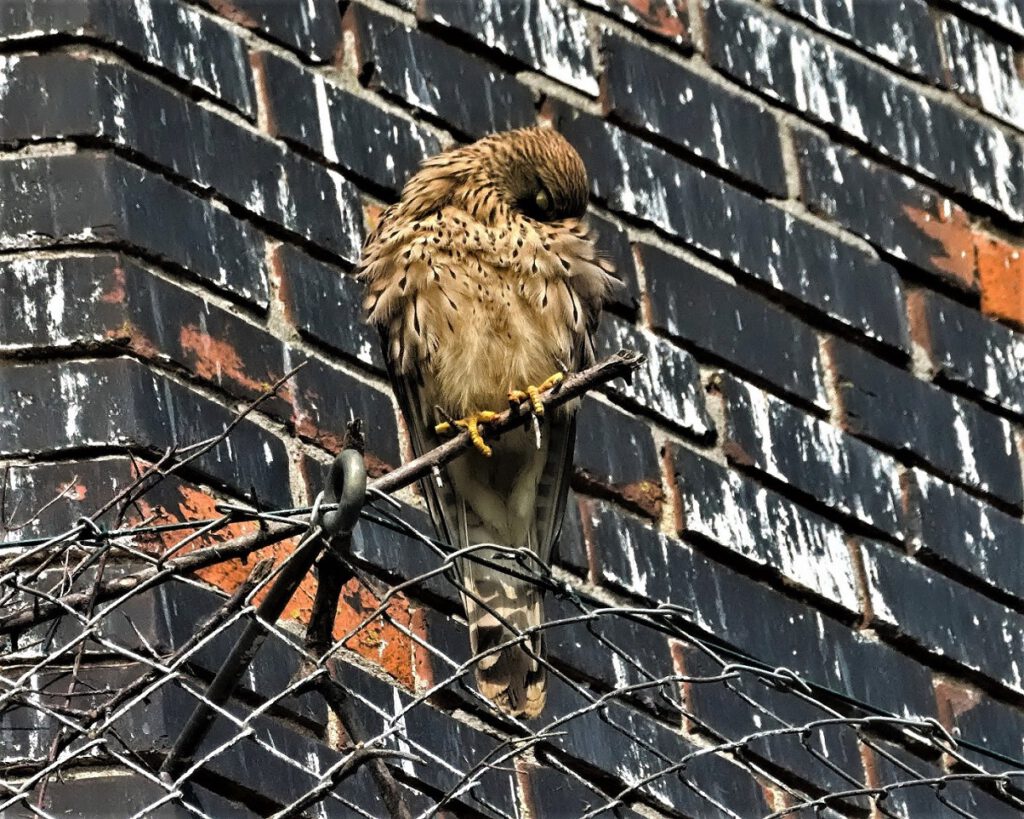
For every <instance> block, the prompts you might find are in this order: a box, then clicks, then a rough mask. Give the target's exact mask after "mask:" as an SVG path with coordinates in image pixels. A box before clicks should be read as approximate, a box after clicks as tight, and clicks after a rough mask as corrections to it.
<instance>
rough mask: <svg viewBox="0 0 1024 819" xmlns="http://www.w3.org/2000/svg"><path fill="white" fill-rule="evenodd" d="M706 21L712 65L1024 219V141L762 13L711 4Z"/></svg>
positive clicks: (727, 2) (737, 4)
mask: <svg viewBox="0 0 1024 819" xmlns="http://www.w3.org/2000/svg"><path fill="white" fill-rule="evenodd" d="M705 20H706V24H707V29H708V31H707V34H708V40H709V42H710V44H711V48H710V58H711V60H712V62H713V63H714V64H715V65H716V66H718V67H719V68H721V69H722V70H724V71H726V72H728V73H729V75H730V76H733V77H735V78H736V79H737V80H739V81H740V82H742V83H744V84H745V85H748V86H750V87H752V88H755V89H757V90H758V91H760V92H762V93H764V94H766V95H767V96H769V97H770V98H772V99H776V100H779V101H780V102H782V103H784V104H786V105H788V106H791V107H793V108H795V109H797V110H799V111H800V112H801V113H802V114H803V115H804V116H807V117H809V118H810V119H813V120H816V121H818V122H822V123H824V124H826V125H829V126H832V127H834V128H837V129H838V130H840V131H842V132H844V133H846V134H848V135H850V136H852V137H854V138H855V139H857V140H858V141H860V142H863V143H866V144H868V145H870V146H872V147H873V148H874V149H876V150H878V151H881V152H882V153H884V154H885V155H886V156H890V157H892V158H893V159H894V160H895V161H897V162H899V163H900V164H902V165H904V166H906V167H908V168H912V169H914V170H916V171H919V172H920V173H923V174H925V175H927V176H929V177H931V178H933V179H935V180H937V181H939V182H941V183H942V184H944V185H948V186H950V187H953V188H955V189H956V190H958V191H960V192H962V193H964V194H966V195H968V196H970V197H972V198H973V199H975V200H977V201H979V202H982V203H984V204H986V205H989V206H991V207H993V208H996V209H998V210H1000V211H1002V212H1003V213H1005V214H1006V215H1007V216H1009V217H1011V218H1012V219H1015V220H1017V221H1021V220H1024V208H1022V206H1021V192H1022V191H1024V164H1022V157H1024V142H1022V141H1021V139H1020V137H1019V136H1016V135H1014V134H1013V133H1011V132H1007V131H1005V130H1003V129H1001V128H998V127H995V126H992V125H989V124H988V123H985V122H983V121H981V120H980V119H974V118H972V117H965V116H963V115H961V114H960V113H959V111H957V110H956V108H955V107H954V106H952V105H949V104H947V103H942V102H938V101H935V100H932V99H928V98H926V97H924V96H923V95H921V94H919V93H918V92H917V91H916V90H915V89H914V88H913V87H911V86H909V85H907V84H906V83H904V82H903V81H901V80H898V79H896V78H895V77H893V76H891V75H890V74H888V73H887V72H885V71H883V70H881V69H878V68H875V67H873V66H870V65H868V64H866V63H864V62H861V61H859V60H855V59H853V58H852V57H851V56H849V55H848V54H846V53H845V52H843V51H841V50H839V49H836V48H835V47H833V46H831V45H830V44H829V43H828V42H827V41H824V40H818V39H815V38H813V37H811V36H809V34H808V33H807V32H805V31H804V30H802V29H800V28H798V27H796V26H794V25H792V24H791V23H788V22H786V21H785V20H784V19H782V18H781V17H777V16H775V15H772V14H769V13H768V12H767V11H764V10H762V9H761V7H759V6H757V5H753V4H750V3H746V2H741V0H713V1H712V2H711V3H709V8H708V13H707V14H706V15H705ZM758 55H761V56H758ZM976 149H977V150H976Z"/></svg>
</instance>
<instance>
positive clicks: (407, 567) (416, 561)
mask: <svg viewBox="0 0 1024 819" xmlns="http://www.w3.org/2000/svg"><path fill="white" fill-rule="evenodd" d="M397 514H398V515H399V517H400V518H401V519H402V520H404V521H406V522H407V523H409V524H410V525H412V526H413V527H414V528H416V529H418V530H419V531H420V532H422V533H423V534H426V535H428V536H429V535H431V534H432V533H433V528H434V527H433V524H431V522H430V519H429V518H428V517H427V515H426V514H425V513H423V512H421V511H419V510H418V509H414V508H413V507H411V506H405V505H403V507H402V509H401V511H399V512H398V513H397ZM352 554H353V556H354V557H355V558H356V559H357V560H359V561H361V562H362V563H364V564H365V565H366V567H367V568H369V569H371V570H372V571H373V572H375V573H377V574H381V575H383V576H384V577H385V578H387V579H388V580H391V581H404V580H411V579H412V578H418V577H420V576H421V575H428V574H429V575H430V576H429V577H427V578H426V579H424V580H422V581H420V582H417V583H413V584H412V585H411V587H410V588H409V589H408V591H409V593H410V594H413V595H417V596H425V597H428V598H434V599H439V600H442V601H444V603H446V604H447V605H448V606H451V607H454V606H459V605H461V602H460V599H459V592H458V589H457V588H456V587H455V586H454V585H452V583H451V581H449V580H448V577H447V576H446V575H445V574H443V573H438V571H437V570H438V569H439V568H441V566H442V564H443V563H444V558H443V557H442V556H441V555H440V554H438V552H437V551H435V549H434V548H433V547H432V546H430V545H429V544H427V543H424V542H423V541H422V540H420V539H419V538H416V537H413V536H410V535H408V534H405V533H404V532H394V531H391V530H390V529H387V528H385V527H383V526H380V525H377V524H370V523H369V522H366V523H363V524H362V525H360V526H358V527H356V530H355V533H354V535H353V537H352Z"/></svg>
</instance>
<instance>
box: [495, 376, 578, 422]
mask: <svg viewBox="0 0 1024 819" xmlns="http://www.w3.org/2000/svg"><path fill="white" fill-rule="evenodd" d="M564 380H565V373H555V374H554V375H551V376H548V377H547V378H545V379H544V381H542V382H541V384H540V386H539V387H535V386H533V385H532V384H531V385H530V386H528V387H527V388H526V389H525V390H509V393H508V403H509V406H510V407H514V408H515V411H516V412H518V411H519V404H520V403H521V402H523V401H529V402H530V407H531V408H532V409H533V414H534V415H535V416H538V415H543V414H544V404H543V402H541V400H540V397H541V395H542V394H543V393H546V392H552V391H554V390H556V389H557V388H558V387H559V385H561V383H562V382H563V381H564Z"/></svg>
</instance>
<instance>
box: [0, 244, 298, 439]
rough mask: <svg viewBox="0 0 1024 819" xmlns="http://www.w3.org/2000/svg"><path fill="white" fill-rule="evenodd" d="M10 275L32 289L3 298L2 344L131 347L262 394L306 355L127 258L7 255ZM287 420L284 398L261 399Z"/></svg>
mask: <svg viewBox="0 0 1024 819" xmlns="http://www.w3.org/2000/svg"><path fill="white" fill-rule="evenodd" d="M4 282H7V283H9V284H10V285H11V286H13V287H17V289H18V290H19V291H20V292H22V293H23V294H24V298H22V299H21V300H19V301H9V302H6V303H5V304H3V305H0V337H3V338H4V339H5V341H4V343H3V344H0V347H8V348H12V349H19V348H31V347H32V346H37V347H45V346H57V345H59V346H64V345H72V346H74V345H80V344H90V345H91V344H96V343H100V344H116V345H122V344H123V345H125V346H127V347H128V348H130V349H131V350H133V351H135V352H136V353H138V354H140V355H143V356H147V357H151V358H157V359H160V360H165V361H166V360H170V361H173V362H175V363H177V364H180V365H181V366H183V367H187V368H188V369H189V370H190V372H192V373H194V374H195V375H196V376H197V377H199V378H202V379H204V380H207V381H210V382H212V383H214V384H216V385H217V386H218V387H220V388H221V389H224V390H225V391H227V392H229V393H231V394H232V395H236V396H240V397H243V398H248V399H254V398H256V397H258V396H260V395H262V394H263V393H264V392H266V391H267V390H268V389H270V387H271V386H272V385H273V384H274V383H275V382H276V381H278V380H279V379H280V378H282V377H283V376H284V374H285V373H286V372H288V370H289V369H290V368H291V366H293V365H294V364H297V363H299V361H300V360H301V356H296V357H295V359H294V361H293V360H292V357H291V354H290V351H289V349H288V348H287V347H286V346H285V345H284V344H283V343H282V342H281V341H279V340H278V339H276V338H274V337H273V336H271V335H270V334H269V333H267V332H266V331H265V330H263V329H262V328H259V327H256V326H254V325H252V324H249V323H248V322H246V321H243V320H242V319H240V318H238V317H237V316H236V315H234V314H232V313H229V312H227V311H226V310H222V309H221V308H219V307H215V306H214V305H212V304H210V302H208V301H205V300H204V299H202V298H201V297H200V296H197V295H195V294H194V293H190V292H188V291H187V290H184V289H182V288H180V287H177V286H176V285H173V284H171V283H170V282H168V281H167V280H166V279H162V278H159V277H157V276H156V275H154V274H153V273H151V272H150V271H148V270H146V269H144V268H142V267H141V266H139V264H138V263H137V262H136V261H134V260H132V259H130V258H127V257H125V256H121V255H116V254H106V253H104V254H101V255H95V256H66V257H63V258H53V257H50V258H26V257H18V258H14V259H8V260H4V261H2V262H0V286H2V284H3V283H4ZM260 407H261V409H262V410H263V411H264V412H271V413H272V414H274V415H276V416H277V417H279V418H282V419H285V420H286V419H288V418H289V417H290V415H291V406H290V404H289V401H288V390H287V387H286V388H285V389H284V392H283V397H280V398H272V399H269V400H267V401H264V402H263V403H262V404H261V405H260Z"/></svg>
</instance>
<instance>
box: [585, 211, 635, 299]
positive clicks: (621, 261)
mask: <svg viewBox="0 0 1024 819" xmlns="http://www.w3.org/2000/svg"><path fill="white" fill-rule="evenodd" d="M587 222H588V223H589V225H590V230H591V235H593V236H594V241H595V242H596V243H597V248H598V250H600V251H601V253H602V254H603V255H604V257H605V258H606V259H608V261H610V262H611V263H612V264H613V265H615V273H614V275H615V277H616V278H617V279H618V280H619V282H620V283H621V286H619V287H617V288H616V290H615V292H614V293H611V294H610V296H611V303H612V304H613V305H615V306H616V307H618V308H619V310H620V311H621V312H623V313H626V314H627V315H630V316H634V315H635V314H636V311H637V309H638V308H639V306H640V283H639V282H638V281H637V276H636V259H635V258H634V256H633V249H632V246H631V245H630V241H629V236H628V234H627V233H626V230H625V228H623V227H622V225H619V224H617V223H616V222H614V221H612V220H611V219H609V218H607V217H605V216H602V215H601V214H599V213H595V212H593V211H591V212H590V213H588V214H587Z"/></svg>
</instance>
